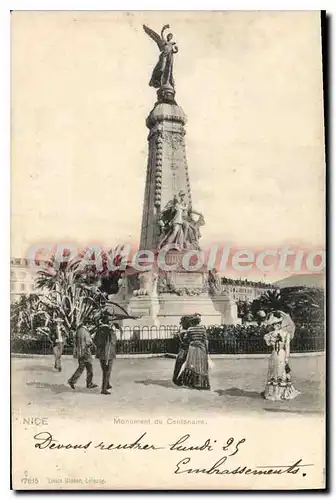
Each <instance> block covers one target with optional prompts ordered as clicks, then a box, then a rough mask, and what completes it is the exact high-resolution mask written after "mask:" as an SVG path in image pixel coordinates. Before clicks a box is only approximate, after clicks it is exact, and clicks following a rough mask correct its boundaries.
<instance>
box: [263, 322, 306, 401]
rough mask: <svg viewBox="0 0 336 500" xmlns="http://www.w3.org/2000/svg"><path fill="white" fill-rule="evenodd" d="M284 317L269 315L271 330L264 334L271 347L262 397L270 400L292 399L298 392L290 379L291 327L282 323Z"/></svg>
mask: <svg viewBox="0 0 336 500" xmlns="http://www.w3.org/2000/svg"><path fill="white" fill-rule="evenodd" d="M283 314H285V313H283ZM285 319H286V318H285V317H283V315H282V314H279V317H276V316H271V318H270V319H269V320H268V321H267V323H268V324H269V325H272V327H273V331H271V332H270V333H267V334H266V335H265V336H264V340H265V342H266V344H267V345H268V346H271V347H272V353H271V355H270V358H269V364H268V374H267V383H266V387H265V392H264V398H265V399H269V400H271V401H281V400H286V399H287V400H288V399H294V398H295V397H296V396H298V395H299V394H300V392H299V391H297V390H296V389H295V387H294V386H293V384H292V380H291V374H290V371H291V370H290V367H289V356H290V341H291V338H292V335H291V331H292V329H289V328H287V327H288V325H287V323H286V324H285V325H283V321H284V320H285ZM294 328H295V326H294ZM293 333H294V332H293Z"/></svg>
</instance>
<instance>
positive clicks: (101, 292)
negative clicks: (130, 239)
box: [36, 255, 131, 340]
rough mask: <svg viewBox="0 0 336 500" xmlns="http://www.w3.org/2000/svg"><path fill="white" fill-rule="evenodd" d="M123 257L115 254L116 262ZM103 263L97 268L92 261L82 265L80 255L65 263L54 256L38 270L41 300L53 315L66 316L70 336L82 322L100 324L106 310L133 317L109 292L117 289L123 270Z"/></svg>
mask: <svg viewBox="0 0 336 500" xmlns="http://www.w3.org/2000/svg"><path fill="white" fill-rule="evenodd" d="M120 258H121V257H120V255H117V256H116V257H115V258H114V264H115V265H117V264H118V262H120ZM104 263H105V265H104V267H103V269H102V270H101V271H97V269H96V267H95V266H93V265H91V266H90V265H88V266H86V267H83V261H82V260H81V258H78V259H76V260H71V261H69V262H62V263H59V262H57V260H56V259H55V258H52V259H51V260H50V262H49V265H48V267H47V268H45V269H42V270H40V271H39V272H38V273H37V278H36V287H37V288H38V289H40V290H42V291H43V292H45V293H43V294H42V295H41V297H40V301H41V303H42V304H43V305H44V307H45V308H46V309H47V310H48V311H50V313H51V314H52V317H54V316H55V315H56V316H57V317H58V318H61V319H62V320H63V326H64V334H65V336H66V337H67V338H68V339H69V340H71V339H72V336H73V334H74V332H75V331H76V330H77V328H78V326H79V325H80V324H82V323H84V324H85V325H86V326H87V327H88V329H89V330H93V331H94V330H95V329H96V328H98V326H99V324H100V322H101V320H102V319H101V315H102V314H103V313H104V311H106V310H107V311H108V314H109V315H110V317H112V318H114V319H123V318H131V316H129V315H128V313H127V311H126V310H125V309H124V308H122V307H121V306H120V305H118V304H117V303H115V302H113V301H111V300H109V299H108V295H111V294H113V293H117V292H118V290H119V280H120V278H121V277H122V275H123V272H124V271H122V270H120V269H116V270H115V271H109V270H108V269H107V266H106V260H105V262H104Z"/></svg>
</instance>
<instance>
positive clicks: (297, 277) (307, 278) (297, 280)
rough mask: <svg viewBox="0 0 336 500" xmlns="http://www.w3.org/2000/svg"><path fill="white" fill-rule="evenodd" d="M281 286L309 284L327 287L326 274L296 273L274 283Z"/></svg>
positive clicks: (309, 285) (312, 286) (315, 286)
mask: <svg viewBox="0 0 336 500" xmlns="http://www.w3.org/2000/svg"><path fill="white" fill-rule="evenodd" d="M273 284H274V285H275V286H278V287H279V288H285V287H291V286H307V287H310V288H324V287H325V274H324V273H320V274H294V275H293V276H288V278H284V279H282V280H279V281H276V282H275V283H273Z"/></svg>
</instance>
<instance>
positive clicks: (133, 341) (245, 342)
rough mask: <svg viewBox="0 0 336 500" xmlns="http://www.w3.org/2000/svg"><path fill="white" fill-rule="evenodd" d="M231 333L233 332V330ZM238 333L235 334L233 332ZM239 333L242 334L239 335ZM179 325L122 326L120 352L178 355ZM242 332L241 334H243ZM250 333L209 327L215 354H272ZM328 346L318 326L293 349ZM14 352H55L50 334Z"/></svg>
mask: <svg viewBox="0 0 336 500" xmlns="http://www.w3.org/2000/svg"><path fill="white" fill-rule="evenodd" d="M230 332H231V333H230ZM234 332H235V334H233V333H234ZM237 332H238V334H237ZM177 333H178V327H177V326H172V325H168V326H160V327H156V326H151V327H148V326H143V327H134V328H132V327H129V326H126V327H124V328H123V329H122V332H121V334H120V337H119V338H118V341H117V354H165V353H172V354H176V353H177V352H178V349H179V338H178V336H177ZM239 333H240V334H239ZM256 333H257V330H254V331H253V330H252V331H251V332H250V334H248V331H246V330H243V329H241V330H239V329H237V330H232V329H229V328H223V327H216V326H212V327H208V338H209V351H210V353H211V354H262V353H268V352H269V351H270V348H269V347H267V345H266V343H265V341H264V339H263V333H262V332H260V334H259V335H256ZM324 349H325V336H324V330H323V328H321V327H320V325H317V326H316V327H312V326H311V325H310V326H309V329H308V328H307V329H306V330H302V329H299V330H298V331H297V334H296V335H295V337H294V339H293V340H292V342H291V352H321V351H324ZM11 351H12V353H27V354H29V353H30V354H51V353H52V345H51V342H50V340H49V339H48V338H47V337H43V338H40V339H32V338H29V337H26V338H15V337H14V338H12V341H11ZM72 353H73V343H72V342H69V343H68V344H67V345H65V347H64V354H72Z"/></svg>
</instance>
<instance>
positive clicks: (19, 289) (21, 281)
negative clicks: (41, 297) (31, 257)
mask: <svg viewBox="0 0 336 500" xmlns="http://www.w3.org/2000/svg"><path fill="white" fill-rule="evenodd" d="M36 272H37V271H36V270H35V268H34V267H33V266H30V264H29V261H28V260H27V259H22V258H13V259H11V283H10V294H11V301H14V300H17V299H18V298H20V296H21V295H29V294H31V293H39V294H40V293H41V291H40V290H38V291H37V290H36V289H35V277H36Z"/></svg>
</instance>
